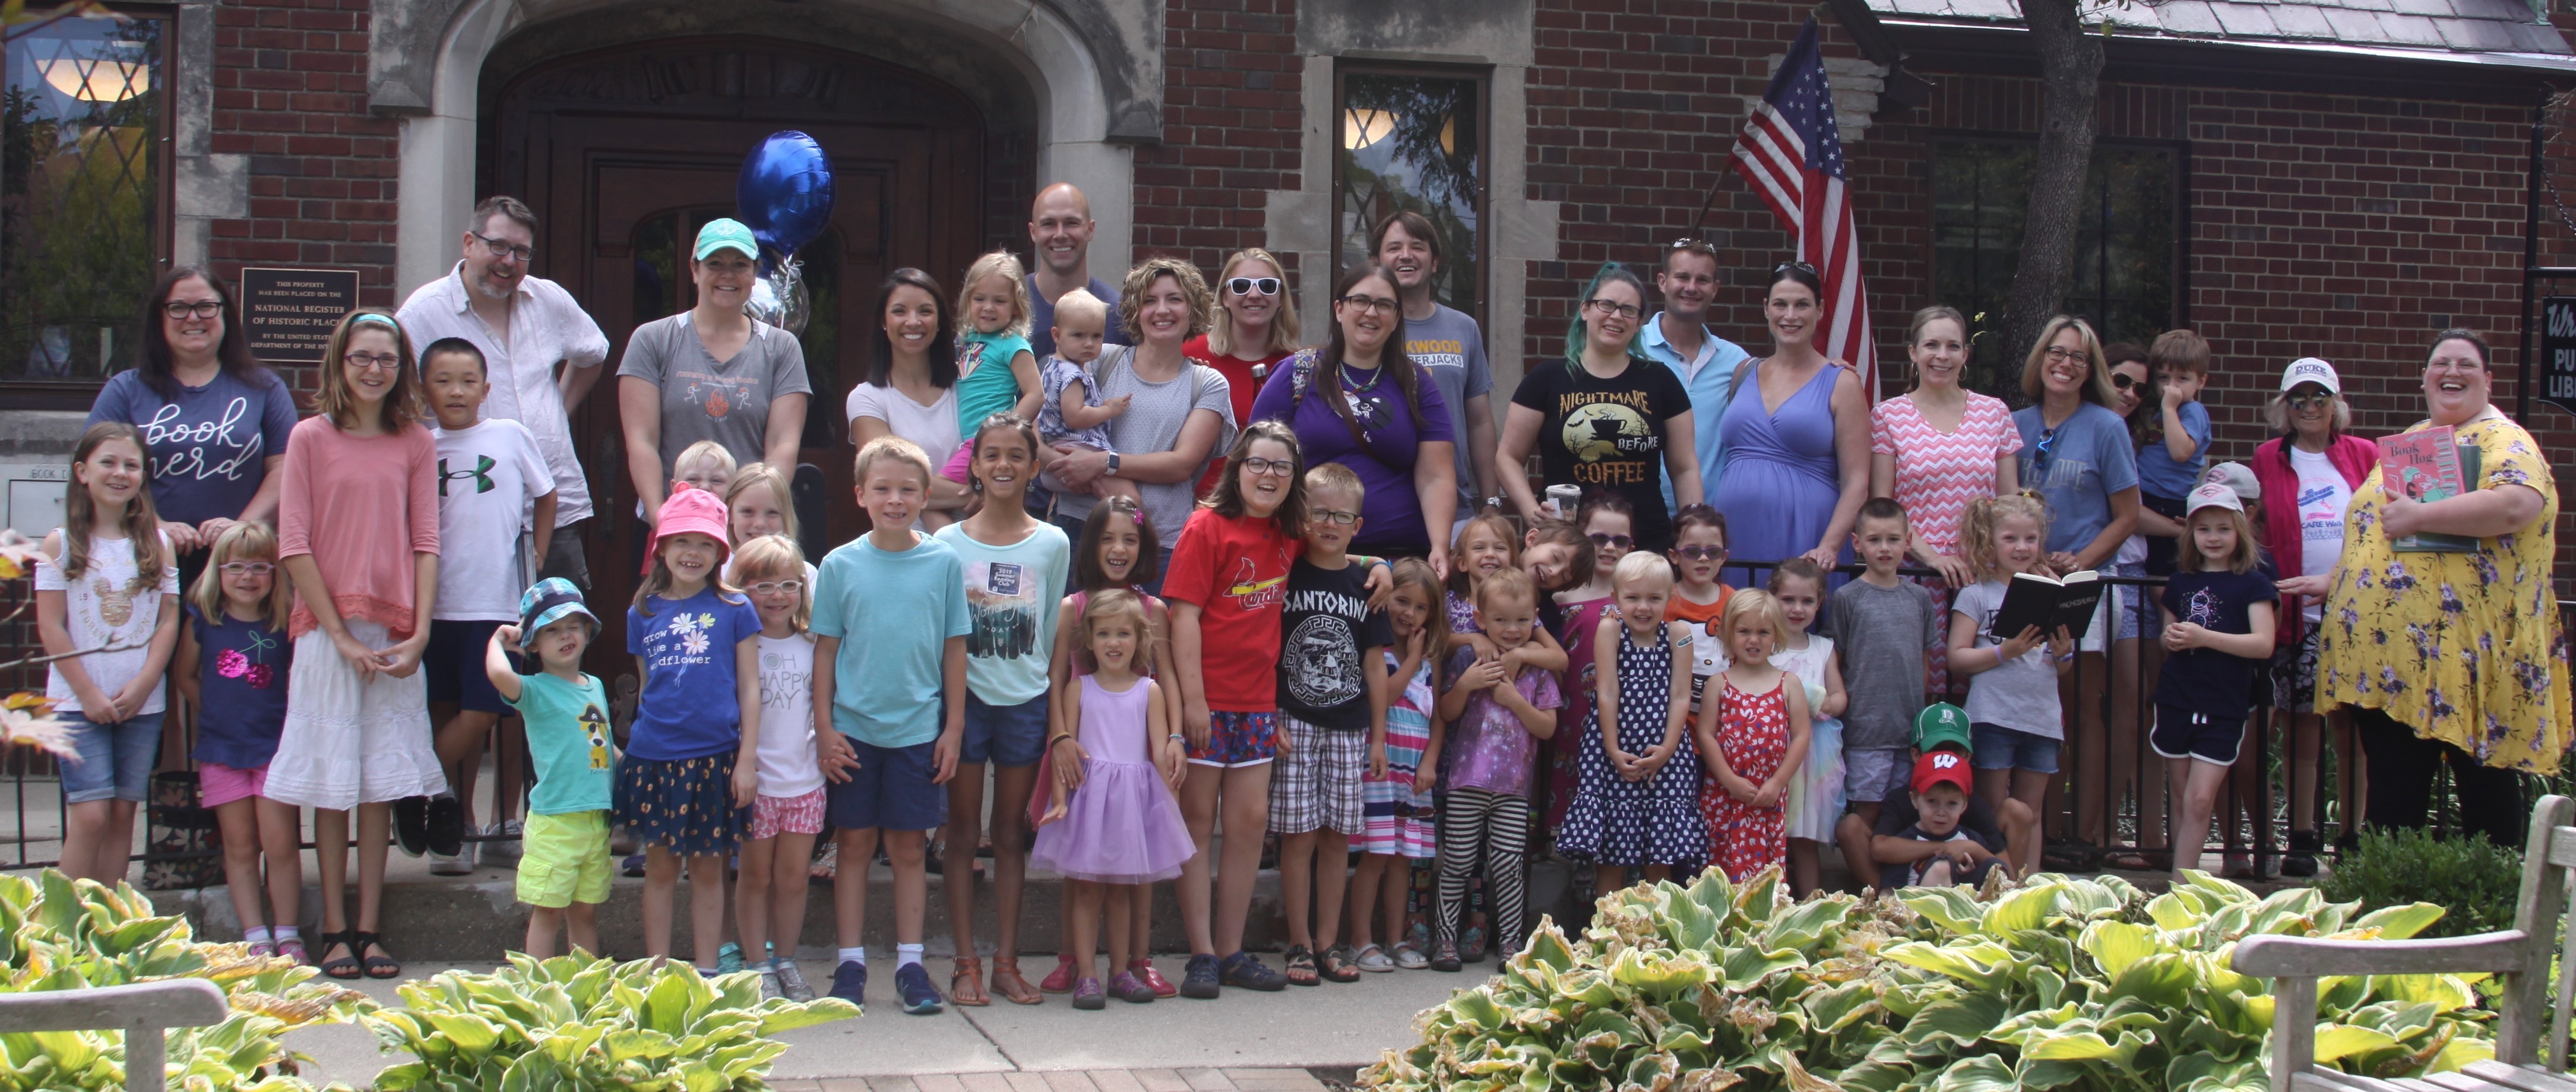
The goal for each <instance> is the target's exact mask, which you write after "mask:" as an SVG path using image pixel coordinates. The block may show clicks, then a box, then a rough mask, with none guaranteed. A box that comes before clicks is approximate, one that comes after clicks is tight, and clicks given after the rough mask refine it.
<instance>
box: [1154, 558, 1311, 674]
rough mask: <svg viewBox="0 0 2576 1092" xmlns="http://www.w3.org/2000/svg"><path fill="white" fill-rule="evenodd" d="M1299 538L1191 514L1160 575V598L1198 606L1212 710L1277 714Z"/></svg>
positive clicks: (1201, 659)
mask: <svg viewBox="0 0 2576 1092" xmlns="http://www.w3.org/2000/svg"><path fill="white" fill-rule="evenodd" d="M1298 550H1299V546H1298V542H1297V540H1296V539H1293V538H1290V537H1288V536H1287V535H1285V534H1281V533H1280V531H1279V525H1278V523H1277V522H1276V521H1274V520H1271V519H1269V518H1268V517H1263V518H1260V519H1255V518H1252V517H1250V516H1237V517H1232V518H1229V517H1226V516H1220V515H1218V514H1216V512H1215V510H1213V509H1208V508H1202V509H1199V510H1198V511H1196V512H1194V513H1191V515H1190V521H1189V523H1187V524H1186V525H1184V526H1183V527H1182V528H1181V540H1180V541H1179V542H1178V543H1175V544H1174V545H1173V546H1172V556H1171V559H1170V563H1169V564H1168V565H1166V566H1165V567H1164V570H1163V598H1165V599H1169V600H1173V601H1175V602H1181V603H1195V604H1197V605H1198V607H1199V612H1200V613H1199V669H1200V675H1201V677H1202V678H1204V679H1205V680H1206V682H1207V704H1208V708H1209V709H1211V710H1215V711H1218V712H1225V713H1268V712H1271V711H1274V710H1276V709H1278V708H1279V704H1278V693H1279V673H1278V671H1277V669H1276V668H1275V667H1274V666H1273V665H1275V664H1277V663H1278V662H1279V614H1280V610H1281V608H1282V607H1283V606H1285V605H1286V603H1287V599H1288V565H1289V563H1290V562H1292V561H1294V560H1296V557H1297V553H1298Z"/></svg>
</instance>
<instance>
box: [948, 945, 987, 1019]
mask: <svg viewBox="0 0 2576 1092" xmlns="http://www.w3.org/2000/svg"><path fill="white" fill-rule="evenodd" d="M948 1003H949V1004H952V1005H955V1006H957V1007H959V1008H974V1009H980V1008H983V1007H984V1006H986V1005H990V1004H992V1003H993V999H992V998H991V997H988V996H986V995H985V993H984V961H983V960H980V959H977V958H975V957H974V956H958V957H957V969H956V970H954V971H951V972H949V975H948Z"/></svg>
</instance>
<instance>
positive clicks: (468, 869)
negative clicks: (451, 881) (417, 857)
mask: <svg viewBox="0 0 2576 1092" xmlns="http://www.w3.org/2000/svg"><path fill="white" fill-rule="evenodd" d="M476 845H477V843H474V842H467V843H465V845H464V847H463V848H462V849H460V850H459V851H458V852H457V853H456V855H455V856H453V857H450V856H447V855H445V854H441V853H432V854H430V855H429V874H430V875H432V876H471V875H473V874H474V850H475V846H476Z"/></svg>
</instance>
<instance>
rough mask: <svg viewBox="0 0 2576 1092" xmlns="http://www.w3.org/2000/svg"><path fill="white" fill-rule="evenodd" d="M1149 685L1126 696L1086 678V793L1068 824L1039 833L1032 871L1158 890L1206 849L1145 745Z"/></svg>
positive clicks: (1074, 800) (1079, 795)
mask: <svg viewBox="0 0 2576 1092" xmlns="http://www.w3.org/2000/svg"><path fill="white" fill-rule="evenodd" d="M1145 690H1146V688H1145V680H1143V679H1138V680H1136V682H1135V684H1134V685H1132V686H1129V687H1128V688H1127V689H1126V690H1125V691H1124V692H1121V691H1116V690H1110V689H1106V688H1104V687H1102V686H1101V685H1100V682H1099V680H1098V677H1097V676H1093V675H1085V676H1083V677H1082V729H1081V732H1082V749H1083V750H1084V751H1087V752H1089V753H1090V755H1091V757H1090V758H1089V759H1088V760H1087V761H1085V762H1084V763H1083V765H1082V787H1081V788H1078V789H1075V790H1073V795H1072V796H1071V797H1069V798H1067V799H1066V801H1065V816H1064V818H1062V819H1059V820H1056V821H1055V822H1052V823H1049V824H1047V825H1045V826H1043V827H1039V828H1038V842H1037V846H1036V848H1034V849H1032V850H1031V851H1030V852H1029V864H1030V866H1031V867H1034V868H1042V869H1045V870H1047V871H1050V872H1053V873H1055V874H1057V875H1059V876H1067V877H1071V878H1073V879H1077V880H1089V881H1091V882H1093V883H1151V882H1153V881H1155V880H1168V879H1171V878H1172V877H1174V876H1178V875H1180V874H1181V865H1182V863H1183V862H1185V861H1188V860H1189V859H1190V855H1191V854H1192V853H1195V852H1197V850H1198V847H1197V845H1196V844H1195V843H1193V842H1191V841H1190V828H1189V827H1187V826H1185V825H1183V824H1182V822H1181V805H1180V802H1179V801H1177V800H1174V799H1173V798H1172V790H1171V789H1169V788H1167V787H1165V786H1164V784H1163V775H1162V772H1161V771H1159V770H1157V769H1155V768H1154V762H1153V759H1152V757H1151V756H1150V755H1149V753H1148V751H1147V746H1146V742H1145V735H1146V730H1145V700H1146V696H1145Z"/></svg>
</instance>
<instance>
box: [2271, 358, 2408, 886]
mask: <svg viewBox="0 0 2576 1092" xmlns="http://www.w3.org/2000/svg"><path fill="white" fill-rule="evenodd" d="M2263 420H2264V422H2265V423H2267V424H2269V425H2271V426H2272V431H2273V432H2274V433H2277V434H2278V435H2276V436H2274V437H2273V438H2272V439H2269V440H2265V441H2263V445H2262V446H2261V447H2258V448H2255V449H2254V458H2253V468H2254V481H2255V483H2256V484H2258V485H2260V486H2262V487H2263V522H2262V523H2260V524H2257V525H2256V526H2255V528H2254V535H2255V538H2256V540H2257V541H2259V542H2261V543H2262V546H2263V552H2264V553H2266V554H2269V555H2271V558H2272V561H2273V563H2274V564H2275V565H2277V566H2279V567H2280V571H2281V577H2282V579H2281V583H2280V592H2281V608H2282V609H2281V610H2280V611H2279V612H2278V615H2279V618H2280V621H2279V623H2278V626H2279V630H2278V632H2277V633H2276V634H2275V637H2276V639H2275V641H2274V643H2273V653H2272V707H2273V708H2274V709H2277V710H2279V711H2280V717H2281V720H2282V723H2283V726H2284V727H2285V728H2286V729H2287V730H2288V732H2289V740H2290V854H2289V856H2287V857H2285V858H2283V859H2282V861H2281V874H2282V875H2284V876H2314V875H2316V874H2317V859H2316V854H2318V853H2320V852H2323V851H2324V850H2325V842H2324V840H2323V839H2321V838H2319V837H2318V835H2317V809H2316V802H2317V756H2318V752H2319V751H2320V750H2322V749H2323V747H2324V741H2325V731H2324V730H2325V726H2326V720H2327V718H2325V717H2322V716H2320V715H2318V713H2317V712H2316V697H2317V631H2318V629H2319V628H2320V627H2319V625H2318V623H2320V622H2322V621H2323V620H2324V612H2325V591H2326V584H2327V582H2328V580H2329V579H2330V578H2331V577H2332V576H2333V574H2334V569H2335V565H2336V563H2337V562H2339V561H2341V560H2342V559H2343V546H2344V517H2345V516H2346V515H2348V514H2350V512H2351V510H2352V499H2353V494H2354V493H2355V492H2357V491H2358V490H2360V489H2361V485H2362V482H2363V481H2365V480H2367V479H2368V478H2369V477H2370V472H2371V471H2372V470H2374V469H2376V468H2377V467H2378V466H2379V445H2377V444H2374V443H2372V442H2370V441H2369V440H2367V439H2364V438H2362V437H2359V436H2354V435H2352V434H2351V432H2350V431H2349V430H2350V429H2351V428H2352V407H2351V406H2348V405H2345V404H2344V400H2343V380H2342V379H2341V378H2340V377H2338V376H2337V375H2336V374H2335V367H2334V365H2332V364H2329V363H2327V362H2325V361H2323V360H2319V359H2317V358H2316V357H2312V356H2306V357H2300V358H2299V359H2297V360H2293V361H2291V362H2290V366H2289V367H2288V368H2286V369H2283V370H2282V372H2281V392H2280V393H2279V394H2277V395H2274V396H2273V398H2272V401H2271V403H2270V404H2268V405H2266V406H2264V407H2263ZM2332 719H2333V721H2334V730H2335V732H2334V738H2335V768H2336V769H2337V770H2339V771H2345V772H2344V774H2343V776H2342V779H2341V784H2339V785H2338V786H2337V787H2336V795H2337V798H2338V801H2339V803H2340V804H2341V805H2342V806H2341V807H2340V808H2339V809H2338V810H2337V811H2336V813H2335V814H2337V815H2339V816H2341V817H2342V818H2343V829H2344V831H2345V837H2346V838H2348V839H2350V838H2353V837H2354V836H2353V834H2352V831H2353V829H2354V827H2355V825H2356V820H2358V819H2359V818H2360V815H2361V813H2360V812H2359V811H2357V810H2355V804H2356V800H2355V796H2356V794H2357V793H2358V792H2359V791H2360V788H2361V785H2362V779H2361V778H2360V777H2357V776H2354V775H2353V774H2352V773H2351V772H2350V771H2352V770H2353V769H2355V766H2354V765H2353V764H2354V762H2355V761H2356V760H2358V759H2359V758H2360V757H2361V750H2360V748H2359V747H2358V746H2356V745H2355V742H2354V740H2353V738H2352V722H2351V718H2350V717H2348V716H2346V715H2344V714H2341V713H2337V714H2335V715H2334V717H2333V718H2332ZM2355 840H2356V841H2357V839H2355Z"/></svg>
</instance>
